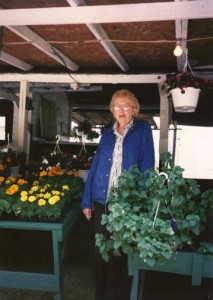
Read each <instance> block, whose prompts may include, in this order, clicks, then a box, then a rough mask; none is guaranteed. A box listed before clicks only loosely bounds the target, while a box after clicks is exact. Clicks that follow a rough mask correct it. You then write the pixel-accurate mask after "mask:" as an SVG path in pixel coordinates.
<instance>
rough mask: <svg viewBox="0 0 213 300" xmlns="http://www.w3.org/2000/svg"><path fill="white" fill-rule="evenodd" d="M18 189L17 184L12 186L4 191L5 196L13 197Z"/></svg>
mask: <svg viewBox="0 0 213 300" xmlns="http://www.w3.org/2000/svg"><path fill="white" fill-rule="evenodd" d="M18 190H19V187H18V185H17V184H12V185H11V186H10V187H9V188H8V189H6V191H5V194H6V195H14V194H15V193H16V192H18Z"/></svg>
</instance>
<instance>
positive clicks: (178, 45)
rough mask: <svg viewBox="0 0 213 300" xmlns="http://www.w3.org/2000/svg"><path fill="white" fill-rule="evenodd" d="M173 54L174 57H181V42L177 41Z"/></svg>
mask: <svg viewBox="0 0 213 300" xmlns="http://www.w3.org/2000/svg"><path fill="white" fill-rule="evenodd" d="M173 53H174V55H175V56H181V55H182V53H183V49H182V47H181V40H180V39H177V41H176V47H175V49H174V51H173Z"/></svg>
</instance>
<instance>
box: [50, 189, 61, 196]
mask: <svg viewBox="0 0 213 300" xmlns="http://www.w3.org/2000/svg"><path fill="white" fill-rule="evenodd" d="M52 194H53V195H60V192H59V191H56V190H53V191H52Z"/></svg>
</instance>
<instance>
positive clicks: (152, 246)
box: [96, 153, 213, 267]
mask: <svg viewBox="0 0 213 300" xmlns="http://www.w3.org/2000/svg"><path fill="white" fill-rule="evenodd" d="M182 174H183V169H182V168H181V167H179V166H175V165H174V163H173V162H172V159H171V155H170V153H165V154H164V159H163V166H162V172H161V173H159V172H158V171H157V170H149V171H148V174H147V173H146V174H145V173H141V172H140V171H139V170H138V169H137V168H136V166H132V167H131V168H130V170H128V171H125V172H124V173H123V174H122V175H121V177H120V180H119V182H118V185H117V186H116V187H113V188H112V189H111V191H110V194H109V198H108V211H109V214H107V215H103V217H102V225H105V226H106V229H107V230H108V232H109V236H110V238H108V237H105V236H103V235H100V234H97V235H96V246H97V247H99V251H100V253H101V254H102V256H103V258H104V259H105V260H108V259H109V252H113V253H114V254H115V255H119V254H120V251H123V252H124V253H128V254H129V253H132V251H134V252H135V251H136V253H137V255H138V257H139V258H140V260H141V261H142V262H143V263H144V264H147V265H148V266H150V267H153V266H155V265H158V264H160V263H162V262H164V261H165V260H169V259H171V258H172V257H173V255H174V254H175V253H178V251H189V252H197V251H199V249H200V250H202V252H203V253H209V252H213V251H212V248H213V247H212V245H211V244H210V243H209V242H208V241H206V240H205V238H204V237H205V236H203V235H204V232H205V231H206V230H207V229H208V216H209V211H210V209H212V207H213V190H212V189H210V190H208V191H205V192H201V190H200V188H199V185H198V183H197V182H196V181H195V180H193V179H186V178H184V177H183V175H182Z"/></svg>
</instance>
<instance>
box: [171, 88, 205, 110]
mask: <svg viewBox="0 0 213 300" xmlns="http://www.w3.org/2000/svg"><path fill="white" fill-rule="evenodd" d="M184 90H185V93H184V94H182V93H181V89H179V88H175V89H173V90H171V95H172V100H173V105H174V109H175V111H176V112H181V113H190V112H194V111H195V109H196V107H197V102H198V98H199V95H200V89H195V88H193V87H188V88H186V89H184Z"/></svg>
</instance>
